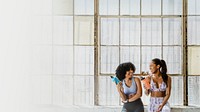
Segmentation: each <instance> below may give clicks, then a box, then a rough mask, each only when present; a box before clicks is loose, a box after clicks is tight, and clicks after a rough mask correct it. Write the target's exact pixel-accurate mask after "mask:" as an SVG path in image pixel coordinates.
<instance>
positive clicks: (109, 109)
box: [31, 105, 200, 112]
mask: <svg viewBox="0 0 200 112" xmlns="http://www.w3.org/2000/svg"><path fill="white" fill-rule="evenodd" d="M171 108H172V112H200V107H195V106H173V107H171ZM31 112H121V107H120V106H118V107H114V106H93V107H90V106H88V107H86V106H83V107H81V106H73V107H70V106H66V107H61V106H56V105H37V106H34V107H32V109H31ZM145 112H147V110H146V107H145Z"/></svg>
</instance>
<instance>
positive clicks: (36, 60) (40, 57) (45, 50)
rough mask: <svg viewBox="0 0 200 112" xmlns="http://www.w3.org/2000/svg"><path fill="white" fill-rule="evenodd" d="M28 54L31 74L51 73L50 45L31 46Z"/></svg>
mask: <svg viewBox="0 0 200 112" xmlns="http://www.w3.org/2000/svg"><path fill="white" fill-rule="evenodd" d="M30 54H31V73H32V74H45V75H49V74H52V63H53V59H52V46H45V45H43V46H32V48H31V53H30Z"/></svg>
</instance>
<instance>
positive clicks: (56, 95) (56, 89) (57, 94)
mask: <svg viewBox="0 0 200 112" xmlns="http://www.w3.org/2000/svg"><path fill="white" fill-rule="evenodd" d="M51 80H52V79H51ZM73 83H74V82H73V76H53V82H52V85H53V91H52V97H53V104H54V105H59V106H65V105H73V95H74V93H73V91H72V90H73V88H74V87H73V86H72V85H73Z"/></svg>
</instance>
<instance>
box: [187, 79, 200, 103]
mask: <svg viewBox="0 0 200 112" xmlns="http://www.w3.org/2000/svg"><path fill="white" fill-rule="evenodd" d="M199 85H200V76H189V78H188V100H189V101H188V103H189V105H193V106H199V105H200V97H199V95H200V86H199Z"/></svg>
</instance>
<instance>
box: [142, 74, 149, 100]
mask: <svg viewBox="0 0 200 112" xmlns="http://www.w3.org/2000/svg"><path fill="white" fill-rule="evenodd" d="M145 80H147V81H148V82H149V84H150V81H151V76H148V77H146V78H145ZM143 87H144V90H145V91H144V93H145V95H146V96H149V94H150V90H149V89H147V88H146V87H145V85H143Z"/></svg>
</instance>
